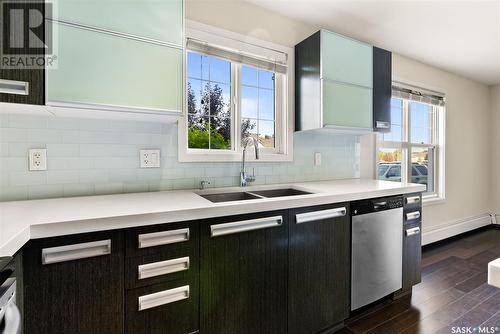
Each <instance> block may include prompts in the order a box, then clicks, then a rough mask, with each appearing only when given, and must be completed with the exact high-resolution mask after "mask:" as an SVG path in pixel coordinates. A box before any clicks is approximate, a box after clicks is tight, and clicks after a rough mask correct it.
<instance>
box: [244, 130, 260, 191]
mask: <svg viewBox="0 0 500 334" xmlns="http://www.w3.org/2000/svg"><path fill="white" fill-rule="evenodd" d="M250 144H253V147H254V148H255V159H256V160H258V159H259V141H258V140H257V138H252V137H246V138H245V139H243V158H242V162H241V173H240V180H241V182H240V186H241V187H246V186H247V185H248V183H250V182H254V181H255V168H254V170H253V175H247V172H246V170H245V153H246V151H247V147H248V145H250Z"/></svg>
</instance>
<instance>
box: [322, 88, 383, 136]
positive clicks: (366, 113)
mask: <svg viewBox="0 0 500 334" xmlns="http://www.w3.org/2000/svg"><path fill="white" fill-rule="evenodd" d="M322 82H323V125H324V126H341V127H349V128H372V127H373V123H372V118H373V115H372V89H371V88H366V87H361V86H355V85H349V84H344V83H339V82H334V81H329V80H322Z"/></svg>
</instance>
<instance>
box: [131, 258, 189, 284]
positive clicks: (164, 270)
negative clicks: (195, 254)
mask: <svg viewBox="0 0 500 334" xmlns="http://www.w3.org/2000/svg"><path fill="white" fill-rule="evenodd" d="M188 269H189V256H187V257H181V258H179V259H173V260H167V261H161V262H154V263H148V264H142V265H140V266H139V267H138V273H139V279H145V278H150V277H155V276H161V275H166V274H171V273H176V272H178V271H183V270H188Z"/></svg>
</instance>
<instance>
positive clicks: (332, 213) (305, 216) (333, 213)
mask: <svg viewBox="0 0 500 334" xmlns="http://www.w3.org/2000/svg"><path fill="white" fill-rule="evenodd" d="M346 214H347V209H346V208H345V207H342V208H335V209H328V210H321V211H314V212H306V213H299V214H296V215H295V223H296V224H302V223H309V222H314V221H318V220H324V219H329V218H336V217H344V216H345V215H346Z"/></svg>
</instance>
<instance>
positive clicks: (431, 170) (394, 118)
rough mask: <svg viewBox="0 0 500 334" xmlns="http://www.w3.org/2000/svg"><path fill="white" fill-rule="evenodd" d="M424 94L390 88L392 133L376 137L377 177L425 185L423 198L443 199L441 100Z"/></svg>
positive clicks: (442, 119) (442, 121) (442, 120)
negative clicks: (377, 139) (377, 141)
mask: <svg viewBox="0 0 500 334" xmlns="http://www.w3.org/2000/svg"><path fill="white" fill-rule="evenodd" d="M427 94H428V93H426V92H425V93H422V92H416V91H415V89H412V90H411V91H409V89H408V88H398V87H393V98H392V100H391V132H389V133H384V134H381V135H380V137H379V144H378V159H377V160H378V178H379V179H380V180H387V181H395V182H401V181H403V182H411V183H420V184H424V185H425V186H426V192H425V193H424V198H444V97H442V96H441V95H434V94H433V95H427ZM435 94H436V93H435Z"/></svg>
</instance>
